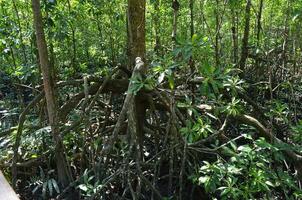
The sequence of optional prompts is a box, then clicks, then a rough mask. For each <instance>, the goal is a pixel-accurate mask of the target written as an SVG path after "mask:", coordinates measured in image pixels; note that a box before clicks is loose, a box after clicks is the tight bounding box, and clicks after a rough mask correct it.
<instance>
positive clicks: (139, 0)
mask: <svg viewBox="0 0 302 200" xmlns="http://www.w3.org/2000/svg"><path fill="white" fill-rule="evenodd" d="M145 10H146V0H128V22H127V23H128V48H129V64H130V65H129V70H132V69H133V68H134V66H135V58H136V57H141V58H142V60H145V53H146V43H145Z"/></svg>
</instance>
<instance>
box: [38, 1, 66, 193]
mask: <svg viewBox="0 0 302 200" xmlns="http://www.w3.org/2000/svg"><path fill="white" fill-rule="evenodd" d="M32 9H33V16H34V26H35V30H36V39H37V46H38V52H39V58H40V65H41V70H42V75H43V84H44V91H45V97H46V104H47V112H48V119H49V125H50V126H51V131H52V135H53V139H54V142H55V145H56V149H55V156H56V164H57V170H58V179H59V182H60V183H61V184H62V185H63V187H65V186H67V185H68V184H69V183H70V182H71V181H72V175H71V171H70V169H69V167H68V164H67V160H66V157H65V154H64V147H63V143H62V140H61V138H60V135H59V129H58V115H57V110H56V99H55V91H54V85H53V79H52V76H51V69H50V65H49V60H48V51H47V45H46V40H45V34H44V30H43V22H42V14H41V9H40V0H32Z"/></svg>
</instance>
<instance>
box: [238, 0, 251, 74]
mask: <svg viewBox="0 0 302 200" xmlns="http://www.w3.org/2000/svg"><path fill="white" fill-rule="evenodd" d="M251 5H252V3H251V0H247V3H246V7H245V25H244V33H243V38H242V47H241V58H240V61H239V68H240V69H241V70H244V68H245V63H246V59H247V58H248V53H249V52H248V43H249V34H250V18H251Z"/></svg>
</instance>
